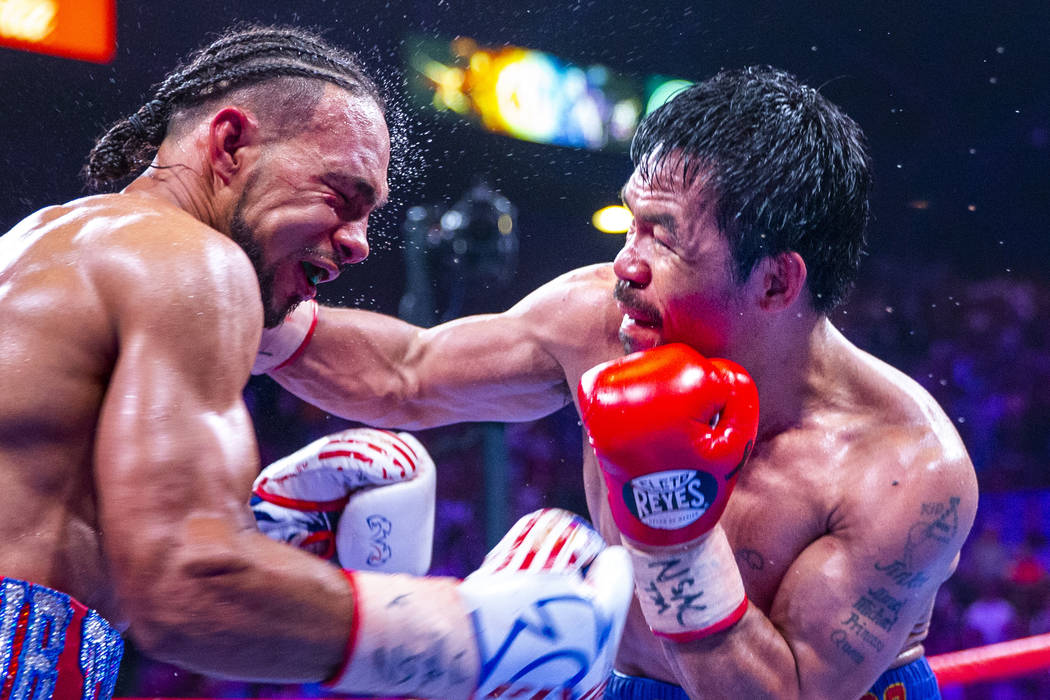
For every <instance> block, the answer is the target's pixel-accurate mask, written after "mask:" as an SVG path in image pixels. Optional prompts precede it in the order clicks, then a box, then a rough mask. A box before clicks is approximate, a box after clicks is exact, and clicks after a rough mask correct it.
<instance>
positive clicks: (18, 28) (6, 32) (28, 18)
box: [0, 0, 58, 41]
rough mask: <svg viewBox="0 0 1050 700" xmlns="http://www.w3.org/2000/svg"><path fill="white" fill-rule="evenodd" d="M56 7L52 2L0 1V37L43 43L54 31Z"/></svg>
mask: <svg viewBox="0 0 1050 700" xmlns="http://www.w3.org/2000/svg"><path fill="white" fill-rule="evenodd" d="M56 15H58V6H57V5H56V4H55V3H54V2H52V0H0V35H3V36H5V37H10V38H12V39H21V40H22V41H43V40H44V39H45V38H47V36H48V35H50V34H51V33H52V32H54V31H55V26H56V22H55V17H56Z"/></svg>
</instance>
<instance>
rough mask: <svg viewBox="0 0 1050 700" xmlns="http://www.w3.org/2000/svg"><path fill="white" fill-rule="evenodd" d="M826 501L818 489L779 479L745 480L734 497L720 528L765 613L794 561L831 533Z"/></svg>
mask: <svg viewBox="0 0 1050 700" xmlns="http://www.w3.org/2000/svg"><path fill="white" fill-rule="evenodd" d="M749 466H751V465H749ZM827 496H828V494H827V492H826V491H825V490H823V489H821V488H820V486H819V485H818V484H813V483H809V482H808V481H802V482H800V481H797V480H794V479H786V478H783V477H781V476H780V475H776V474H774V475H761V474H759V475H755V476H752V478H749V479H747V480H746V481H745V479H744V478H743V477H742V478H741V480H740V483H739V484H738V485H737V487H736V490H735V491H734V492H733V496H732V497H731V498H730V500H729V505H728V507H727V508H726V512H725V514H724V515H723V516H722V521H721V523H722V527H724V528H725V531H726V535H727V536H728V538H729V544H730V546H732V548H733V552H734V553H735V555H736V562H737V566H738V567H739V568H740V575H741V577H742V578H743V580H744V588H745V590H746V591H747V595H748V597H749V598H750V599H751V601H752V602H753V603H754V604H755V605H757V606H758V607H759V608H760V609H761V610H762V611H763V612H766V613H768V612H769V609H770V607H771V606H772V603H773V598H774V597H775V596H776V593H777V589H778V588H779V586H780V582H781V581H782V580H783V579H784V576H785V574H786V573H787V572H788V569H789V567H790V566H791V564H792V562H794V561H795V559H796V558H797V557H798V555H799V554H801V553H802V551H803V550H804V549H805V548H806V547H807V546H809V544H810V543H812V542H813V541H814V540H816V539H817V538H819V537H821V536H822V535H824V534H826V533H827V528H828V516H829V512H830V507H829V506H828V504H827V502H826V500H825V499H826V498H827Z"/></svg>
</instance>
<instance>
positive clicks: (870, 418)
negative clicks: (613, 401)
mask: <svg viewBox="0 0 1050 700" xmlns="http://www.w3.org/2000/svg"><path fill="white" fill-rule="evenodd" d="M590 274H592V275H594V276H595V281H594V284H595V285H596V286H598V287H601V286H603V284H604V285H607V287H606V289H607V290H608V291H606V292H605V293H606V294H609V293H611V288H612V283H613V282H614V279H613V278H612V277H611V270H609V269H608V268H605V269H602V268H593V269H592V272H591V273H590ZM602 279H604V280H605V281H604V283H603V282H601V280H602ZM609 306H612V305H611V304H610V305H609ZM612 308H613V310H612V311H610V316H609V318H607V319H605V321H604V325H605V330H604V331H603V332H602V333H601V334H600V335H599V334H598V333H595V334H594V335H592V336H591V339H592V341H594V340H595V339H596V338H598V337H601V338H602V339H603V340H602V341H601V342H591V343H588V344H586V345H581V344H572V343H570V344H567V345H565V346H562V348H561V350H562V351H563V352H564V353H565V354H563V355H562V356H560V357H559V360H560V362H561V364H562V367H563V368H564V369H565V379H566V382H567V383H568V385H569V386H570V387H575V386H576V385H577V384H578V382H579V379H580V376H581V375H582V373H583V372H584V371H586V370H587V369H588V368H590V367H592V366H594V365H596V364H599V363H601V362H605V361H608V360H610V359H613V358H615V357H619V356H621V355H623V348H622V347H621V346H620V345H619V343H618V342H617V341H616V340H615V332H613V333H610V332H609V331H608V328H609V326H613V327H615V326H614V325H613V324H615V323H618V320H619V317H618V315H616V314H615V307H612ZM838 352H840V353H841V354H842V355H843V357H842V360H841V361H840V362H838V363H836V366H837V367H839V368H840V372H841V376H839V377H838V378H837V383H838V384H839V386H840V388H842V389H844V393H843V394H842V395H844V396H847V397H850V398H849V399H847V400H846V401H843V400H842V399H841V396H840V397H839V398H838V399H837V403H836V406H835V408H831V407H830V406H817V407H815V408H814V409H813V410H811V411H810V412H809V413H808V414H807V415H806V416H805V417H804V419H803V422H802V424H801V425H799V426H793V427H791V428H789V429H787V430H783V431H778V432H776V433H775V434H773V435H772V436H771V437H768V436H765V435H763V434H762V432H761V431H760V435H759V441H758V442H757V444H756V445H755V449H754V452H753V453H752V457H751V459H750V461H749V462H748V464H747V466H746V467H745V470H744V472H743V473H742V475H741V477H740V480H739V482H738V484H737V486H736V488H735V490H734V491H733V495H732V497H731V498H730V501H729V505H728V507H727V509H726V512H725V514H724V515H723V517H722V520H721V523H722V525H723V527H724V528H725V530H726V533H727V535H728V538H729V542H730V544H731V545H732V547H733V551H734V552H735V553H736V556H737V563H738V565H739V568H740V572H741V575H742V577H743V580H744V585H745V589H746V592H747V595H748V598H749V600H750V601H751V604H753V605H755V606H757V607H758V608H759V609H760V610H761V611H762V612H763V613H765V614H766V615H769V614H770V612H771V609H772V606H773V601H774V597H775V596H776V593H777V590H778V588H779V586H780V583H781V581H782V580H783V578H784V576H785V574H786V572H787V570H788V567H789V566H790V565H791V564H792V562H794V561H795V559H796V557H798V555H799V554H800V553H801V552H802V551H803V550H804V549H805V548H806V547H807V546H808V545H809V544H811V543H812V542H814V541H815V540H817V539H818V538H821V537H824V536H826V535H832V534H842V533H847V532H848V531H850V530H851V529H852V532H854V533H857V534H860V535H861V536H863V532H864V529H865V528H866V523H865V522H863V518H864V517H866V515H867V509H868V508H870V506H871V502H873V501H877V500H878V499H885V498H893V497H894V495H895V494H898V493H906V492H907V490H908V488H909V480H910V478H911V477H913V476H916V475H912V474H908V473H906V472H905V471H904V470H903V469H893V468H887V466H886V465H887V464H890V463H887V462H886V461H884V460H882V459H876V455H879V454H880V451H881V453H883V454H884V453H885V450H886V448H887V442H888V441H895V440H899V439H900V435H901V434H902V433H904V434H908V435H910V436H914V435H923V436H926V435H929V436H930V437H931V438H933V439H935V440H938V441H941V440H943V441H946V442H947V443H948V444H949V446H950V447H953V448H958V449H961V444H959V443H958V436H957V435H956V434H955V432H954V430H952V429H951V426H950V425H946V423H947V419H945V418H943V413H942V412H941V410H940V409H939V408H938V407H937V406H936V404H935V402H934V401H933V399H932V398H931V397H929V396H928V395H927V394H926V393H925V392H924V391H923V390H922V389H920V388H919V387H918V385H916V384H914V383H913V382H911V380H909V379H907V378H906V377H904V376H903V375H901V374H900V373H898V372H896V370H893V369H892V368H890V367H888V366H887V365H885V364H884V363H882V362H880V361H879V360H877V359H875V358H873V357H871V356H870V355H867V354H866V353H863V352H861V351H860V350H858V349H856V348H855V347H853V346H852V345H849V344H848V343H843V344H842V345H840V346H839V347H838ZM931 415H933V416H936V417H937V420H935V421H934V422H933V423H931V420H930V416H931ZM584 444H585V446H584V455H583V462H584V466H583V475H584V485H585V488H586V492H587V501H588V507H589V509H590V513H591V517H592V519H593V521H594V522H595V523H596V524H597V526H598V527H599V529H600V530H601V532H602V535H603V536H604V537H605V539H606V540H607V541H609V542H619V541H620V533H619V530H618V529H617V527H616V525H615V523H614V522H613V518H612V514H611V511H610V509H609V505H608V501H607V490H606V487H605V484H604V481H603V480H602V477H601V473H600V471H599V469H598V466H597V460H596V459H595V456H594V453H593V452H592V451H591V449H590V448H589V447H588V446H587V445H586V436H585V437H584ZM862 514H863V515H862ZM904 545H905V543H903V542H902V543H900V546H901V547H903V546H904ZM932 605H933V600H932V596H931V598H930V600H929V601H928V602H927V603H926V604H925V605H924V606H922V609H923V610H924V612H923V613H922V614H921V615H920V616H918V617H916V618H915V619H912V620H906V621H901V622H900V623H899V624H902V625H903V624H909V625H911V627H912V632H911V633H910V634H909V635H908V637H907V639H906V641H905V643H904V645H903V646H902V648H901V649H900V652H899V654H898V655H897V660H896V661H895V662H894V664H893V665H895V666H896V665H901V664H904V663H907V662H909V661H912V660H914V659H916V658H918V657H919V656H921V655H922V641H923V639H924V638H925V636H926V632H927V627H928V625H929V621H930V614H931V612H932ZM829 624H830V623H829ZM617 668H618V669H619V670H621V671H623V672H624V673H629V674H634V675H641V676H646V677H650V678H657V679H662V680H666V681H668V682H672V683H674V682H676V681H675V676H674V674H673V673H672V671H671V668H670V666H669V665H668V663H667V661H666V660H665V656H664V651H663V648H662V646H661V643H660V642H659V639H658V638H657V637H655V636H654V635H652V634H651V633H650V632H649V629H648V626H647V625H646V623H645V620H644V618H643V617H642V614H641V609H640V608H639V606H638V604H637V601H635V603H634V605H633V606H632V610H631V614H630V616H629V618H628V622H627V629H626V631H625V634H624V637H623V641H622V642H621V647H620V652H619V656H618V658H617Z"/></svg>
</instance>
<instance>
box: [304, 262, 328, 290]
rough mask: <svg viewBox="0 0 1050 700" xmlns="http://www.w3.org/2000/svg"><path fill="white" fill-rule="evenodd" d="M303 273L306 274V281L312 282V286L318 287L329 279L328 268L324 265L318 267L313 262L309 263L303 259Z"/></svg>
mask: <svg viewBox="0 0 1050 700" xmlns="http://www.w3.org/2000/svg"><path fill="white" fill-rule="evenodd" d="M301 264H302V267H303V274H305V275H306V281H307V282H309V283H310V286H311V287H316V286H317V285H318V284H320V283H321V282H327V281H328V270H326V269H324V268H323V267H318V266H317V265H314V264H313V263H308V262H306V261H305V260H303V261H302V263H301Z"/></svg>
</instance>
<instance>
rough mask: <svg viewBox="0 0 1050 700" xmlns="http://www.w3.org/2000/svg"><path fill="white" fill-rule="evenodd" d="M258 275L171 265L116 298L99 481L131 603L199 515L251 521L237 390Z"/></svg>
mask: <svg viewBox="0 0 1050 700" xmlns="http://www.w3.org/2000/svg"><path fill="white" fill-rule="evenodd" d="M236 262H237V261H234V265H235V266H236ZM198 267H199V264H198ZM237 271H239V272H241V273H242V274H248V275H251V274H252V273H251V270H250V268H249V267H247V266H246V265H245V266H243V267H242V268H241V269H239V270H237ZM164 272H165V270H163V269H160V270H156V269H155V270H153V273H154V274H155V275H158V276H160V275H163V274H164ZM252 279H254V278H253V277H249V278H248V280H249V283H247V284H245V283H244V282H242V281H235V280H230V279H226V278H225V277H218V278H217V279H216V278H215V277H214V276H208V275H200V276H198V277H197V278H196V279H190V280H184V279H182V278H180V277H178V276H175V279H174V280H170V281H169V282H170V283H169V284H167V285H157V284H154V285H153V286H152V287H145V286H142V285H140V288H138V289H135V290H134V293H133V294H132V293H129V294H126V295H121V296H120V297H119V298H116V299H115V300H114V301H113V302H112V303H113V316H114V326H115V332H116V335H117V348H118V350H117V358H116V363H115V365H114V368H113V371H112V375H111V377H110V380H109V385H108V388H107V391H106V394H105V398H104V401H103V405H102V408H101V413H100V417H99V422H98V427H97V436H96V447H95V482H96V491H97V497H98V503H99V517H100V525H101V528H102V533H103V542H104V544H105V547H106V554H107V556H108V558H109V559H110V561H111V565H112V568H113V575H114V578H115V579H116V582H117V584H118V587H119V588H120V589H121V593H122V595H123V597H124V598H125V600H126V601H128V602H129V603H130V604H131V605H134V602H135V600H136V599H137V598H138V597H139V595H140V593H141V590H140V586H141V581H142V580H144V577H147V578H145V580H150V579H152V577H155V576H162V575H167V574H168V573H170V571H171V570H172V568H173V567H177V566H178V565H179V561H178V558H179V556H180V555H181V553H182V552H184V551H187V548H192V547H193V546H194V545H193V542H194V538H193V536H192V533H191V530H192V528H193V527H194V526H195V524H199V523H202V522H211V523H221V524H222V528H221V529H224V530H225V531H228V532H234V531H237V530H241V529H244V528H248V527H251V525H252V523H251V521H250V519H248V518H247V515H248V514H247V510H246V507H245V503H246V500H247V495H248V489H249V484H250V480H251V478H252V477H253V476H254V474H255V472H256V471H257V469H258V457H257V451H256V447H255V442H254V433H253V432H252V429H251V423H250V420H249V417H248V414H247V410H246V408H245V406H244V403H243V400H242V398H241V391H242V389H243V387H244V384H245V382H246V380H247V376H248V368H249V366H250V363H251V358H252V354H253V352H254V345H255V344H256V343H257V339H258V328H259V326H260V319H261V309H258V308H257V306H258V302H257V301H256V300H255V299H254V298H253V296H252V294H253V293H254V294H256V295H257V291H255V288H254V287H253V286H252V284H251V283H250V280H252ZM224 282H225V283H226V284H223V283H224ZM129 291H130V290H129ZM253 302H254V303H255V305H256V306H255V307H253V306H252V304H253ZM254 311H258V314H256V313H253V312H254ZM216 532H218V531H216Z"/></svg>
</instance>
